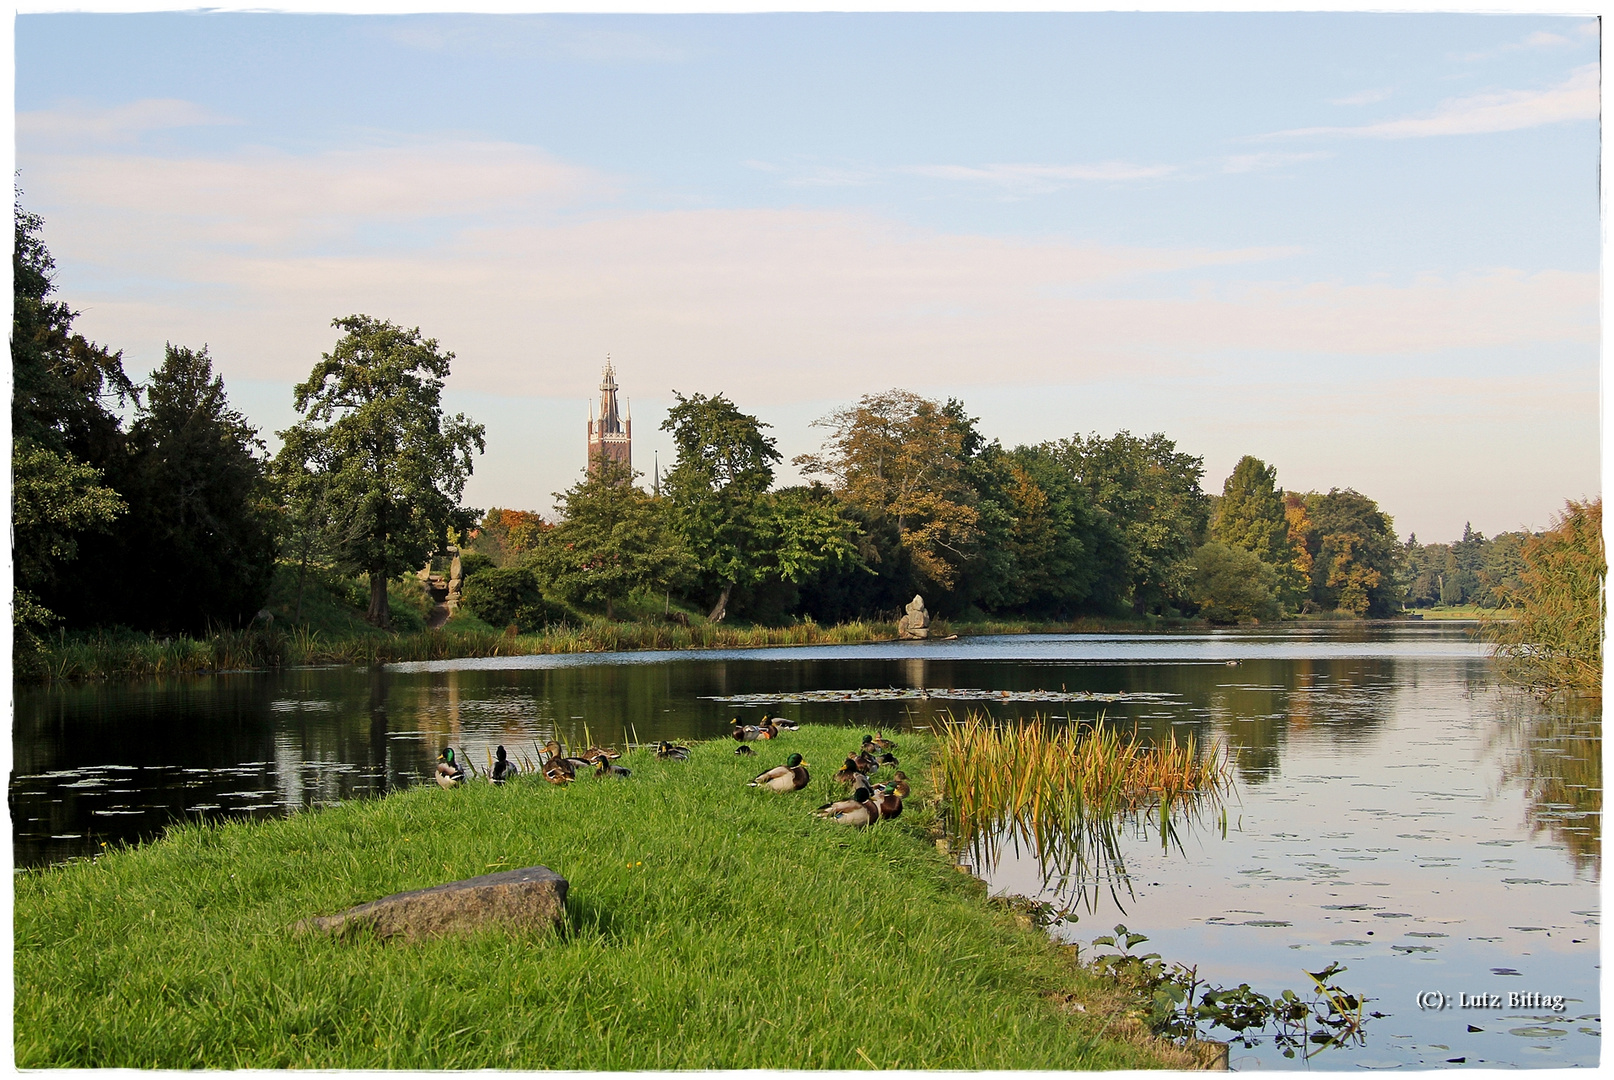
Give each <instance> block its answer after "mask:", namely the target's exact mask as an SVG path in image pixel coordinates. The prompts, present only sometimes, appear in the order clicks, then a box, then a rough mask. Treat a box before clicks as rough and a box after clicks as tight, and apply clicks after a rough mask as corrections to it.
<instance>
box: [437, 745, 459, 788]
mask: <svg viewBox="0 0 1614 1080" xmlns="http://www.w3.org/2000/svg"><path fill="white" fill-rule="evenodd" d="M464 780H465V770H464V769H462V768H460V765H459V762H457V761H455V760H454V748H453V747H452V746H445V747H443V752H442V753H441V754H438V755H437V786H438V787H441V788H451V787H459V786H460V784H461V783H462V782H463V781H464Z"/></svg>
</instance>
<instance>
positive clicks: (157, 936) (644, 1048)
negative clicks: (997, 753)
mask: <svg viewBox="0 0 1614 1080" xmlns="http://www.w3.org/2000/svg"><path fill="white" fill-rule="evenodd" d="M901 738H902V747H901V749H902V757H903V760H904V765H905V766H910V765H911V766H912V768H911V770H910V771H909V775H910V776H911V777H912V778H913V781H914V785H915V790H914V792H913V794H912V795H911V796H910V798H909V808H908V810H907V812H905V813H904V815H903V816H902V817H900V818H897V819H895V820H893V821H886V822H882V823H880V824H879V825H877V826H874V827H871V828H868V829H863V830H855V829H849V828H846V827H844V826H837V825H835V824H832V823H830V822H825V821H820V820H817V819H815V818H814V817H813V816H812V815H811V813H810V810H811V808H812V807H814V806H816V805H818V803H819V802H821V801H822V796H823V795H824V794H825V792H826V791H828V790H830V788H831V786H832V785H831V782H830V780H829V774H830V772H831V771H832V770H833V765H834V762H836V761H838V759H839V758H840V756H841V755H843V754H844V753H845V752H846V751H847V750H848V749H850V748H851V747H852V746H855V745H856V740H857V733H856V732H854V731H852V730H851V729H844V728H831V727H820V726H809V727H805V728H803V729H802V730H801V731H799V732H791V733H788V734H787V735H786V736H784V737H783V739H782V740H781V741H780V742H778V743H767V744H764V745H763V746H762V747H761V748H760V754H761V756H760V757H759V758H741V757H736V756H735V755H734V753H733V743H732V742H730V741H723V742H710V743H699V744H696V745H694V747H693V750H692V753H691V755H690V760H689V761H687V762H674V761H658V760H656V759H655V757H654V755H653V753H652V751H651V749H650V748H648V747H646V748H628V750H627V753H625V754H624V756H623V758H622V763H623V764H624V765H626V766H628V767H629V768H631V769H632V770H633V775H632V776H631V777H630V778H629V779H627V780H621V781H614V780H613V781H603V780H595V779H594V778H593V777H591V776H583V777H580V778H579V779H578V780H577V782H576V783H574V784H572V785H570V786H569V787H565V788H558V787H553V786H551V785H549V784H547V783H545V782H544V781H543V780H542V778H541V777H539V776H536V775H532V774H527V775H523V776H519V777H517V778H516V779H515V780H513V781H511V782H509V783H507V784H505V785H503V786H494V785H492V784H489V783H486V782H482V781H473V782H471V783H468V784H467V785H466V786H464V787H463V788H460V789H456V790H451V791H443V790H440V789H438V788H437V787H436V786H435V785H431V784H425V785H421V786H417V787H414V788H411V789H409V790H408V791H405V792H401V793H398V794H395V795H391V796H387V797H385V798H380V799H370V800H361V801H356V802H350V803H346V804H343V805H341V806H337V807H332V808H329V809H325V810H319V811H313V812H304V813H299V814H296V815H293V816H292V817H290V818H286V819H281V820H276V821H269V822H256V823H253V822H232V823H227V824H220V825H207V826H201V825H187V826H183V827H180V828H176V829H174V830H172V831H170V833H169V834H168V835H167V836H166V837H164V838H163V839H162V840H159V841H156V842H153V843H150V844H146V845H143V846H140V847H137V848H130V849H120V850H111V851H109V852H108V853H107V854H106V855H104V856H102V857H100V858H98V859H96V860H94V861H83V862H79V863H75V864H70V865H67V866H62V867H56V868H53V869H48V870H43V871H29V872H25V873H21V874H19V875H17V877H16V878H15V886H14V887H15V897H16V899H15V909H14V923H13V925H14V934H15V938H14V944H15V958H16V963H15V979H14V987H15V1001H14V1018H15V1043H14V1053H15V1058H16V1063H17V1065H18V1067H20V1068H24V1069H35V1068H61V1067H128V1068H319V1069H335V1068H342V1069H449V1068H454V1069H485V1068H504V1069H539V1068H561V1069H574V1070H591V1071H601V1070H620V1069H697V1068H759V1069H760V1068H766V1069H785V1068H790V1069H837V1070H841V1069H861V1068H869V1067H879V1068H899V1067H900V1068H911V1069H1062V1070H1063V1069H1113V1068H1149V1067H1161V1066H1163V1065H1170V1066H1174V1067H1178V1068H1181V1067H1184V1066H1185V1065H1188V1064H1191V1062H1192V1059H1191V1058H1189V1057H1188V1056H1187V1053H1186V1052H1184V1051H1178V1050H1175V1049H1173V1048H1171V1047H1169V1046H1165V1045H1163V1044H1160V1043H1158V1042H1155V1041H1152V1040H1147V1039H1145V1038H1143V1037H1142V1036H1141V1035H1137V1036H1133V1035H1127V1036H1124V1037H1121V1036H1120V1033H1121V1032H1122V1030H1123V1028H1124V1026H1125V1024H1124V1021H1122V1020H1120V1019H1116V1020H1114V1021H1113V1022H1111V1021H1109V1020H1107V1019H1106V1016H1107V1015H1115V1014H1116V1013H1117V1012H1118V1011H1119V1010H1120V1009H1121V1008H1122V1007H1123V1005H1122V1004H1121V1003H1119V1002H1118V1001H1117V999H1116V998H1115V997H1114V996H1113V995H1114V993H1115V991H1113V990H1112V989H1109V988H1108V987H1107V986H1106V983H1105V980H1102V979H1100V978H1098V977H1097V976H1095V975H1094V974H1093V973H1091V972H1089V971H1087V970H1085V969H1083V968H1080V967H1078V966H1077V965H1076V964H1075V962H1074V959H1073V950H1071V949H1068V948H1062V947H1060V946H1059V945H1058V944H1056V943H1055V942H1054V941H1053V940H1052V939H1050V938H1049V937H1048V936H1047V935H1045V934H1043V933H1041V932H1039V931H1036V930H1031V929H1024V928H1022V927H1021V926H1020V925H1019V924H1018V923H1017V921H1016V919H1015V918H1014V916H1013V914H1012V912H1009V911H1008V910H1006V909H1004V908H1002V907H1000V906H997V905H993V904H991V903H989V902H988V901H987V898H986V890H985V887H984V886H983V885H982V884H981V883H980V882H979V881H977V880H976V879H974V878H972V877H970V876H969V875H966V874H960V873H958V872H957V871H956V869H955V867H953V866H952V865H951V864H950V862H949V861H948V860H947V859H946V858H945V857H944V856H943V855H942V854H941V853H940V852H939V851H938V850H937V848H936V846H935V845H934V844H933V842H932V828H933V826H934V825H935V824H936V819H935V815H934V813H933V812H927V805H928V804H929V803H930V795H931V792H930V790H929V788H928V782H927V780H926V759H927V757H928V755H929V753H930V749H931V744H930V743H929V742H927V740H925V739H923V738H919V737H916V736H902V737H901ZM792 751H797V752H801V753H803V754H805V755H806V757H807V759H808V761H809V762H811V763H812V767H813V768H812V773H813V778H814V779H813V783H812V784H810V785H809V787H808V789H807V790H805V791H801V792H797V793H794V794H788V795H779V794H775V793H772V792H767V791H761V790H758V789H754V788H747V787H746V786H745V781H746V779H748V778H749V777H751V776H752V775H754V774H755V773H756V772H757V771H758V769H759V768H761V767H765V766H767V765H772V764H777V763H778V761H777V760H774V759H775V758H778V759H781V760H782V758H783V756H784V755H785V754H787V753H789V752H792ZM535 864H541V865H546V866H549V867H551V868H553V869H555V870H557V871H558V872H560V873H561V874H562V875H563V876H565V877H566V878H567V879H568V881H569V882H570V891H569V895H568V900H567V909H568V918H567V922H566V925H565V927H564V929H563V931H562V932H561V933H559V934H558V935H551V934H544V933H537V932H525V931H523V932H506V933H501V932H484V933H481V934H477V935H474V936H471V937H467V938H456V939H442V940H434V941H424V942H420V943H416V944H405V943H401V942H382V941H376V940H373V939H366V938H359V939H355V940H346V941H342V940H330V939H325V938H322V937H318V936H296V935H294V934H292V933H291V932H290V930H289V927H290V926H291V924H292V923H294V922H296V921H297V920H299V919H303V918H306V917H307V916H310V915H314V914H325V913H330V912H335V911H340V910H342V909H344V908H346V907H348V906H349V905H352V904H357V903H361V902H363V901H367V900H371V899H375V898H377V897H379V896H383V895H386V894H389V893H393V892H398V891H402V890H406V889H413V888H420V887H422V886H428V885H434V884H438V883H441V882H446V881H452V880H456V879H459V878H464V877H470V876H474V875H478V874H485V873H489V872H493V871H496V870H501V869H509V868H514V867H521V866H530V865H535ZM1069 1001H1082V1002H1085V1003H1086V1004H1087V1008H1088V1011H1087V1012H1085V1013H1082V1012H1075V1011H1073V1010H1071V1009H1070V1008H1069V1007H1068V1005H1066V1004H1065V1003H1067V1002H1069ZM1106 1002H1108V1003H1109V1005H1106ZM1111 1006H1113V1009H1112V1008H1111Z"/></svg>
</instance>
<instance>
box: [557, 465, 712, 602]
mask: <svg viewBox="0 0 1614 1080" xmlns="http://www.w3.org/2000/svg"><path fill="white" fill-rule="evenodd" d="M634 475H635V474H634V473H633V471H632V470H631V469H630V468H629V467H628V466H627V465H625V464H623V463H622V462H619V461H614V460H612V459H610V458H603V459H600V460H597V461H596V462H595V467H594V469H593V470H591V471H590V472H589V473H588V474H587V475H585V476H584V477H583V479H581V480H579V481H578V482H577V483H576V484H573V485H572V486H571V487H570V488H568V489H567V490H566V491H565V492H557V493H556V494H555V498H556V499H557V500H558V503H557V506H556V508H557V509H558V510H559V511H560V514H561V520H560V522H559V523H558V524H557V525H556V526H555V527H554V528H553V529H550V530H548V531H546V532H545V533H544V534H543V539H542V540H541V541H540V543H539V545H538V548H537V550H536V551H535V552H534V554H533V556H532V557H531V564H532V566H533V569H534V570H535V571H537V574H538V577H539V581H540V583H541V585H542V587H543V591H544V593H545V594H546V595H553V596H556V597H559V598H560V599H562V600H565V601H567V602H570V603H574V604H589V605H598V604H603V605H605V609H606V614H607V616H609V615H611V614H612V607H613V605H614V604H615V603H617V602H618V601H620V600H623V599H625V598H626V597H627V596H629V595H630V594H632V593H634V592H639V591H642V590H652V589H653V590H662V589H670V588H673V587H675V586H677V585H679V584H681V583H682V582H684V581H686V580H687V579H688V578H689V577H690V576H691V575H692V574H693V573H694V571H695V570H696V568H697V562H696V560H695V557H694V556H693V555H692V554H691V553H690V551H689V548H688V547H687V546H686V544H685V543H684V540H683V537H682V536H681V535H680V534H679V532H678V531H677V530H676V529H675V528H673V527H672V524H671V522H670V521H669V520H668V515H667V513H666V503H665V502H662V501H658V500H656V499H654V498H652V497H651V496H650V494H649V493H647V492H645V491H643V490H641V489H640V488H638V487H637V486H635V485H634V483H633V478H634Z"/></svg>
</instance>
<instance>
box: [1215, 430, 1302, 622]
mask: <svg viewBox="0 0 1614 1080" xmlns="http://www.w3.org/2000/svg"><path fill="white" fill-rule="evenodd" d="M1277 479H1278V470H1277V469H1276V468H1274V467H1273V466H1271V465H1268V464H1266V463H1265V462H1263V461H1261V460H1260V459H1259V458H1255V457H1251V456H1250V455H1248V454H1246V455H1245V456H1244V457H1242V458H1240V459H1239V462H1238V464H1237V465H1235V466H1234V467H1233V472H1232V474H1231V475H1229V476H1228V478H1227V480H1226V482H1224V483H1223V485H1222V497H1221V498H1220V499H1218V500H1216V509H1215V512H1214V513H1213V514H1212V516H1211V522H1210V537H1211V539H1212V540H1215V541H1217V542H1218V543H1222V544H1226V545H1227V546H1228V547H1233V548H1239V549H1241V550H1243V551H1248V552H1250V553H1251V554H1252V555H1254V556H1255V557H1256V558H1258V559H1260V560H1261V561H1262V562H1263V563H1265V564H1266V565H1267V566H1268V567H1270V568H1271V569H1272V571H1273V587H1274V589H1275V590H1276V595H1277V596H1278V598H1279V599H1280V600H1282V601H1283V602H1284V603H1285V604H1286V605H1288V606H1289V607H1292V608H1299V607H1300V606H1301V605H1302V604H1303V603H1304V601H1305V599H1306V593H1307V586H1308V585H1309V581H1308V580H1307V578H1306V576H1305V575H1304V574H1303V573H1302V572H1301V571H1300V569H1299V568H1298V567H1297V566H1296V565H1295V551H1294V547H1293V546H1292V545H1291V544H1290V542H1289V519H1288V517H1287V516H1286V514H1285V511H1284V498H1283V495H1284V493H1283V489H1282V488H1280V487H1278V483H1277Z"/></svg>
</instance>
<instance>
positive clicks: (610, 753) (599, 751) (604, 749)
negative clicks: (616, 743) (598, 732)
mask: <svg viewBox="0 0 1614 1080" xmlns="http://www.w3.org/2000/svg"><path fill="white" fill-rule="evenodd" d="M602 755H603V756H604V757H607V758H609V759H610V760H612V761H615V760H616V759H617V758H619V757H621V756H622V751H620V750H612V749H611V748H610V747H609V746H591V747H589V748H588V749H587V750H584V751H583V758H584V760H586V761H593V760H595V759H596V758H598V757H601V756H602Z"/></svg>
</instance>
